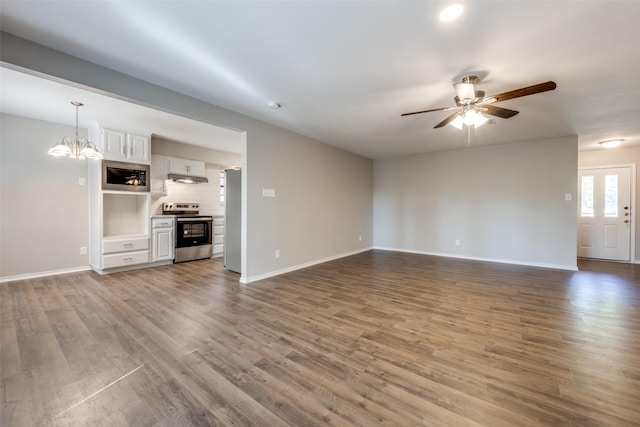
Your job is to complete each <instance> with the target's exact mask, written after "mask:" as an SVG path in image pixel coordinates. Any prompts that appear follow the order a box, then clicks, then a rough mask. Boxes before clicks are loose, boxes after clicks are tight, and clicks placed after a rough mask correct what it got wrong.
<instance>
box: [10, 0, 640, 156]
mask: <svg viewBox="0 0 640 427" xmlns="http://www.w3.org/2000/svg"><path fill="white" fill-rule="evenodd" d="M463 3H464V4H465V12H464V13H463V15H462V16H461V18H460V19H458V20H456V21H453V22H449V23H442V22H439V21H438V19H437V15H438V13H439V11H440V10H441V9H442V7H443V6H444V5H445V4H446V2H444V1H443V2H439V1H320V0H319V1H299V2H294V1H253V2H251V1H234V2H231V1H199V2H182V1H170V0H166V1H153V0H148V1H85V2H76V1H42V2H41V1H28V2H25V1H12V0H3V1H2V7H1V11H0V13H1V21H0V25H1V26H2V30H3V31H6V32H8V33H11V34H14V35H16V36H19V37H22V38H25V39H28V40H32V41H34V42H37V43H40V44H43V45H46V46H49V47H51V48H53V49H56V50H59V51H62V52H65V53H67V54H70V55H73V56H76V57H79V58H82V59H85V60H87V61H90V62H94V63H97V64H100V65H102V66H105V67H108V68H111V69H114V70H117V71H120V72H122V73H125V74H129V75H131V76H134V77H137V78H139V79H142V80H145V81H148V82H151V83H154V84H157V85H161V86H164V87H167V88H169V89H172V90H175V91H178V92H181V93H184V94H186V95H189V96H192V97H195V98H198V99H200V100H203V101H205V102H208V103H211V104H214V105H218V106H221V107H224V108H227V109H230V110H233V111H237V112H240V113H243V114H246V115H248V116H251V117H255V118H257V119H259V120H263V121H265V122H268V123H271V124H274V125H277V126H281V127H283V128H286V129H289V130H292V131H294V132H297V133H300V134H303V135H306V136H309V137H311V138H315V139H318V140H321V141H324V142H327V143H329V144H332V145H335V146H338V147H342V148H344V149H346V150H349V151H352V152H354V153H357V154H361V155H363V156H366V157H369V158H374V159H377V158H386V157H392V156H399V155H411V154H415V153H422V152H431V151H442V150H448V149H458V148H464V147H467V146H480V145H488V144H503V143H509V142H519V141H530V140H536V139H547V138H555V137H562V136H568V135H577V136H578V140H579V149H581V150H590V149H600V147H599V145H598V141H601V140H604V139H611V138H624V139H625V145H640V102H638V99H640V78H638V76H640V55H638V51H639V50H640V25H637V18H638V16H640V2H638V1H582V2H575V1H554V2H541V1H517V2H515V1H514V2H508V1H467V2H463ZM53 16H55V19H52V18H51V17H53ZM12 74H13V73H12ZM469 74H474V75H477V76H479V77H480V83H479V84H478V85H477V88H478V89H481V90H484V91H486V93H487V94H488V95H490V94H496V93H501V92H505V91H509V90H513V89H517V88H520V87H524V86H529V85H532V84H536V83H540V82H544V81H547V80H553V81H555V82H556V83H557V85H558V87H557V89H556V90H555V91H552V92H546V93H541V94H536V95H532V96H527V97H523V98H517V99H512V100H509V101H505V102H503V103H500V104H499V106H501V107H504V108H509V109H515V110H518V111H520V114H518V115H516V116H515V117H513V118H510V119H508V120H505V119H500V118H496V119H495V120H494V122H495V123H493V124H487V125H485V126H482V127H480V128H479V129H477V131H475V130H472V131H471V132H466V131H460V130H458V129H455V128H453V127H451V126H446V127H444V128H441V129H433V126H435V125H436V124H437V123H439V122H440V121H441V120H443V119H444V118H445V117H446V116H447V115H448V114H450V112H434V113H427V114H421V115H415V116H409V117H400V114H401V113H406V112H411V111H416V110H423V109H428V108H437V107H446V106H453V105H454V103H453V99H452V98H453V96H454V95H455V91H454V89H453V87H452V84H453V83H457V82H459V81H460V79H461V78H462V77H463V76H465V75H469ZM6 75H7V70H3V74H2V80H3V81H2V108H3V110H4V109H5V108H6V109H7V110H6V111H11V109H12V108H14V107H13V106H12V103H13V102H19V100H20V97H17V96H16V97H15V98H17V100H13V99H9V96H8V95H7V94H6V93H5V89H6V88H7V87H8V86H11V85H10V84H9V83H6V82H5V77H6ZM14 77H15V76H13V75H10V76H9V77H6V78H7V79H9V78H11V79H13V78H14ZM30 78H34V77H30ZM29 85H30V83H27V84H26V86H23V89H21V90H27V89H26V87H27V86H29ZM75 89H76V90H77V89H78V88H75ZM43 94H46V95H47V97H48V96H49V95H51V97H52V98H55V101H56V102H57V103H58V105H59V104H60V102H61V100H64V103H66V102H69V101H70V100H71V99H70V98H69V97H66V98H65V96H64V94H63V93H62V92H59V91H57V90H51V91H49V89H47V90H45V91H40V92H39V96H40V97H42V95H43ZM5 98H6V99H5ZM39 99H41V98H39ZM74 99H75V98H74ZM112 101H116V100H113V99H112ZM117 101H118V102H122V101H121V100H117ZM23 102H24V101H23ZM52 102H53V101H52ZM83 102H84V101H83ZM109 102H111V101H109ZM270 102H278V103H280V104H281V105H282V108H280V109H271V108H269V107H268V104H269V103H270ZM85 103H86V102H85ZM28 104H29V105H31V106H32V107H34V103H32V102H29V103H28ZM26 108H27V107H26V106H23V109H26ZM34 108H35V107H34ZM111 108H123V107H122V106H121V105H117V106H116V107H113V105H111V106H108V102H107V101H105V104H104V107H103V106H102V104H96V108H95V109H94V110H95V111H86V116H87V117H89V116H93V115H97V114H98V113H99V111H102V110H103V109H104V110H109V109H111ZM62 109H63V108H62V107H61V106H58V107H56V108H52V110H58V111H57V113H59V112H60V111H59V110H62ZM72 111H73V110H69V111H65V114H69V115H72V117H71V118H72V119H73V118H74V116H73V112H72ZM146 113H149V111H146ZM41 114H45V113H41ZM81 114H84V113H81ZM105 114H106V113H105ZM162 114H164V113H162ZM23 115H28V114H26V113H24V114H23ZM164 118H165V119H166V117H164ZM140 120H141V119H140ZM182 120H183V119H182ZM162 121H166V120H164V119H163V120H161V122H162ZM176 123H178V122H176ZM180 123H182V122H180ZM175 126H176V129H177V127H180V126H182V127H181V129H182V131H184V132H188V130H187V129H188V128H189V127H190V126H194V127H197V126H205V127H206V128H211V127H212V126H210V125H203V124H200V125H198V124H197V123H195V122H193V121H191V122H189V123H186V124H184V126H183V125H182V124H175ZM154 131H155V130H154ZM222 131H224V132H230V131H228V130H225V129H223V130H222ZM222 131H221V132H222ZM161 132H162V133H165V134H166V135H165V136H166V137H169V138H170V139H176V140H182V141H184V142H194V143H195V141H196V140H199V139H198V138H200V137H201V136H196V135H191V136H189V135H187V134H185V136H181V133H180V131H176V130H174V131H172V130H171V129H164V130H161ZM205 132H206V130H205ZM224 132H223V133H224ZM231 139H233V138H231ZM230 144H233V143H230ZM227 151H232V150H227ZM235 151H236V152H237V151H239V148H238V149H236V150H235Z"/></svg>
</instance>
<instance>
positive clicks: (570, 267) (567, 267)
mask: <svg viewBox="0 0 640 427" xmlns="http://www.w3.org/2000/svg"><path fill="white" fill-rule="evenodd" d="M374 249H378V250H381V251H393V252H405V253H410V254H419V255H431V256H437V257H443V258H456V259H466V260H470V261H484V262H496V263H500V264H513V265H522V266H526V267H540V268H548V269H552V270H568V271H578V266H577V265H564V264H549V263H541V262H527V261H520V260H511V259H499V258H484V257H474V256H468V255H459V254H447V253H442V252H429V251H416V250H410V249H401V248H389V247H384V246H374Z"/></svg>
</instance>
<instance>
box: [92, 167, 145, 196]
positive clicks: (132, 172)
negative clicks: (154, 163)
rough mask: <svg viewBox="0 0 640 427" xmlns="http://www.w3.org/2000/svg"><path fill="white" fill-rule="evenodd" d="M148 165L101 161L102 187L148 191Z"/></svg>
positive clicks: (106, 188)
mask: <svg viewBox="0 0 640 427" xmlns="http://www.w3.org/2000/svg"><path fill="white" fill-rule="evenodd" d="M149 184H150V178H149V165H142V164H137V163H126V162H114V161H111V160H103V161H102V189H103V190H120V191H142V192H145V191H150V190H149Z"/></svg>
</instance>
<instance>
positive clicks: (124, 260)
mask: <svg viewBox="0 0 640 427" xmlns="http://www.w3.org/2000/svg"><path fill="white" fill-rule="evenodd" d="M131 261H133V258H131V257H129V258H122V262H131Z"/></svg>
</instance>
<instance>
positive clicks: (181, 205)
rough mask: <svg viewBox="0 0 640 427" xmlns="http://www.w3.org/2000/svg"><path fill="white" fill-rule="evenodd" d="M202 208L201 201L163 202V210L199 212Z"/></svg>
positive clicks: (166, 211) (170, 211)
mask: <svg viewBox="0 0 640 427" xmlns="http://www.w3.org/2000/svg"><path fill="white" fill-rule="evenodd" d="M199 210H200V203H185V202H166V203H163V204H162V212H164V213H172V212H193V213H197V212H198V211H199Z"/></svg>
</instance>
